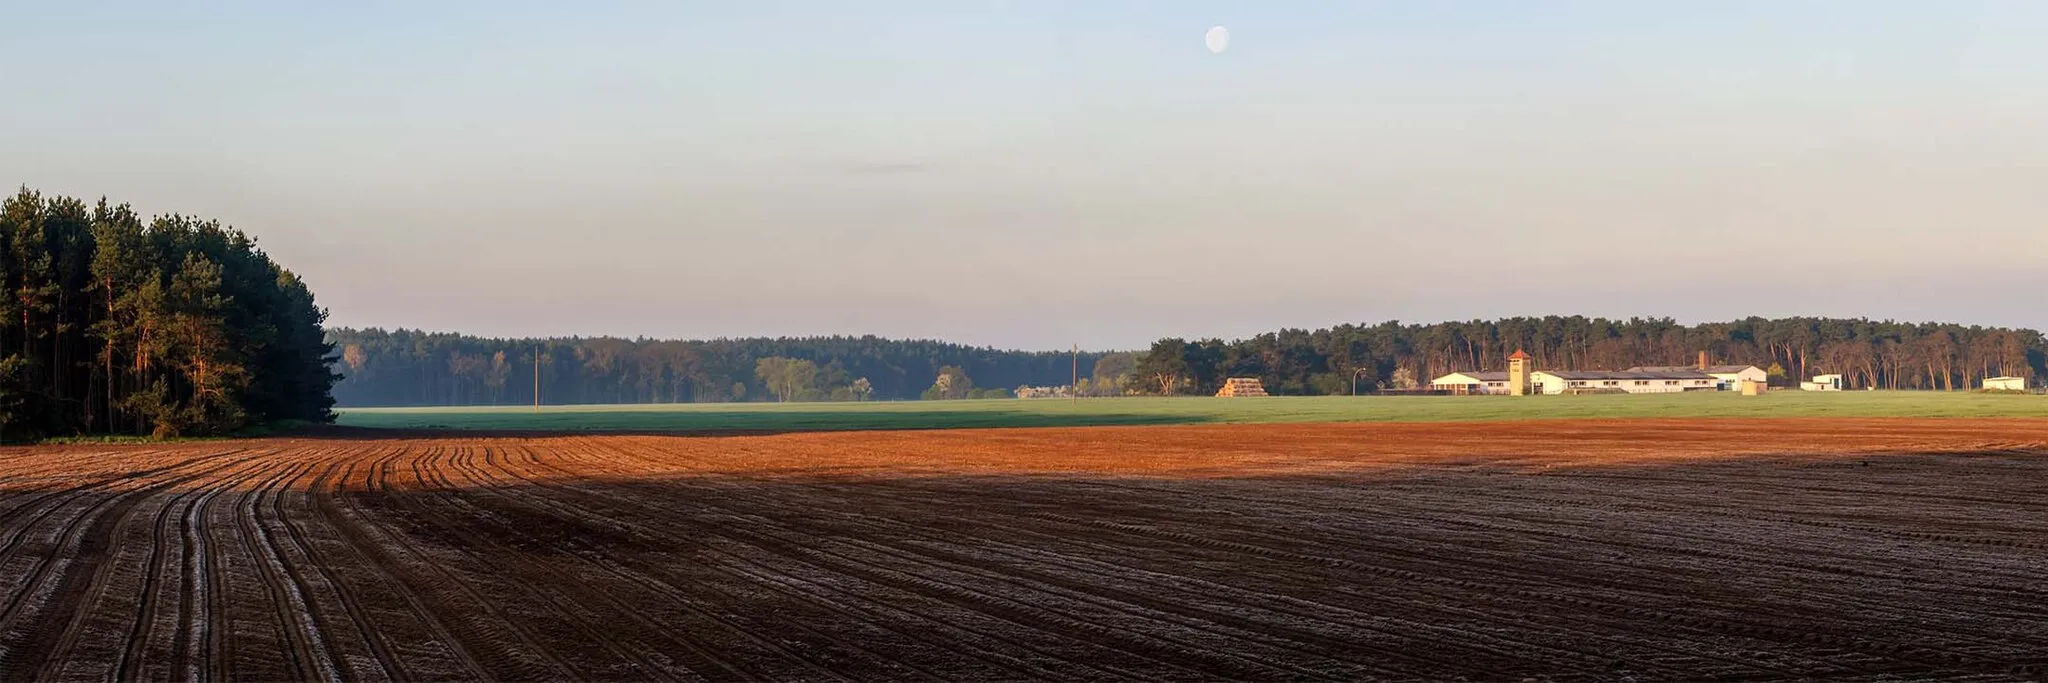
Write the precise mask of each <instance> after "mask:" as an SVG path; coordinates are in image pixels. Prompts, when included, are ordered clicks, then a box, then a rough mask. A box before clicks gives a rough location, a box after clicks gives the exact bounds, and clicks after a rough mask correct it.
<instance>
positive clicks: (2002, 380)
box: [1984, 377, 2027, 391]
mask: <svg viewBox="0 0 2048 683" xmlns="http://www.w3.org/2000/svg"><path fill="white" fill-rule="evenodd" d="M1984 390H1985V391H2026V390H2027V378H2025V377H1987V378H1985V379H1984Z"/></svg>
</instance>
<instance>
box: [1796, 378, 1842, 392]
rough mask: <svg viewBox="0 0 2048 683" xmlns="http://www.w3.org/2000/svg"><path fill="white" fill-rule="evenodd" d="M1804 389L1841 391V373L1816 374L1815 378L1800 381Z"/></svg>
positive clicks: (1800, 385)
mask: <svg viewBox="0 0 2048 683" xmlns="http://www.w3.org/2000/svg"><path fill="white" fill-rule="evenodd" d="M1799 389H1800V390H1802V391H1841V390H1842V376H1841V375H1814V376H1813V379H1811V380H1807V381H1805V382H1800V383H1799Z"/></svg>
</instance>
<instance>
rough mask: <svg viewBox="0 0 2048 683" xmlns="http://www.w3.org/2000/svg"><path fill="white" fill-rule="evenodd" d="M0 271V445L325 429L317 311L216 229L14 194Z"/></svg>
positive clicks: (103, 205)
mask: <svg viewBox="0 0 2048 683" xmlns="http://www.w3.org/2000/svg"><path fill="white" fill-rule="evenodd" d="M0 269H4V272H0V289H4V290H5V291H4V292H0V438H4V439H8V440H18V439H27V438H35V437H42V436H67V435H80V434H152V435H156V436H174V435H199V434H216V433H223V432H228V431H233V430H235V429H238V428H241V427H243V426H245V425H249V424H254V423H270V422H279V421H286V420H303V421H324V420H329V419H332V411H331V408H332V407H333V401H332V400H331V399H330V398H329V397H328V389H329V387H330V386H331V385H332V383H333V381H334V376H333V375H332V373H331V372H330V371H329V370H328V358H327V356H328V354H329V353H330V350H331V349H330V347H329V346H327V345H326V343H325V341H324V340H323V331H322V329H321V323H322V321H323V320H324V319H325V317H326V313H325V312H324V311H322V310H320V308H319V307H317V306H315V305H314V303H313V293H312V292H311V291H310V290H308V289H307V288H306V285H305V283H304V282H301V281H300V280H299V278H298V277H297V276H295V275H293V274H292V272H291V271H289V270H286V269H284V268H283V267H282V266H279V265H278V264H276V263H274V262H272V261H271V260H270V258H269V257H268V256H266V255H264V253H263V251H262V250H260V249H257V248H256V243H255V241H254V240H252V239H250V238H249V237H248V236H247V235H244V234H243V233H241V232H239V231H236V230H233V229H230V228H226V227H223V226H221V224H220V223H219V222H217V221H210V220H200V219H196V218H191V217H187V216H177V215H170V216H158V217H155V218H153V219H149V220H147V221H145V220H144V219H143V218H142V217H141V216H140V215H138V214H137V213H136V212H135V211H134V210H133V209H132V208H130V207H129V206H128V205H125V204H122V205H109V204H108V203H107V201H106V200H105V199H101V200H100V201H99V202H98V203H97V204H94V205H88V204H86V203H85V202H83V201H80V200H77V199H72V198H69V197H45V196H43V195H42V194H41V193H38V192H33V191H30V190H28V189H22V190H21V191H20V192H18V193H16V194H15V195H13V196H12V197H10V198H8V199H7V200H6V201H5V203H4V205H0Z"/></svg>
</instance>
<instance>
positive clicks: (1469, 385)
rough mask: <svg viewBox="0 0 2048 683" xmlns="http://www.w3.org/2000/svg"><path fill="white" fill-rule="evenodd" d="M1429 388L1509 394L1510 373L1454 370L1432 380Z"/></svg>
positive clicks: (1474, 392)
mask: <svg viewBox="0 0 2048 683" xmlns="http://www.w3.org/2000/svg"><path fill="white" fill-rule="evenodd" d="M1429 388H1431V389H1435V390H1437V391H1448V392H1451V393H1454V394H1507V393H1509V392H1508V373H1505V372H1453V373H1451V374H1448V375H1444V376H1442V377H1438V378H1436V379H1435V380H1434V381H1431V382H1430V383H1429Z"/></svg>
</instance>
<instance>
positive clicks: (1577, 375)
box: [1536, 369, 1714, 380]
mask: <svg viewBox="0 0 2048 683" xmlns="http://www.w3.org/2000/svg"><path fill="white" fill-rule="evenodd" d="M1536 372H1537V373H1539V374H1544V375H1550V376H1552V377H1557V378H1559V379H1578V380H1587V379H1714V376H1713V375H1710V374H1707V373H1704V372H1700V371H1699V370H1694V369H1686V370H1538V371H1536Z"/></svg>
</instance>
